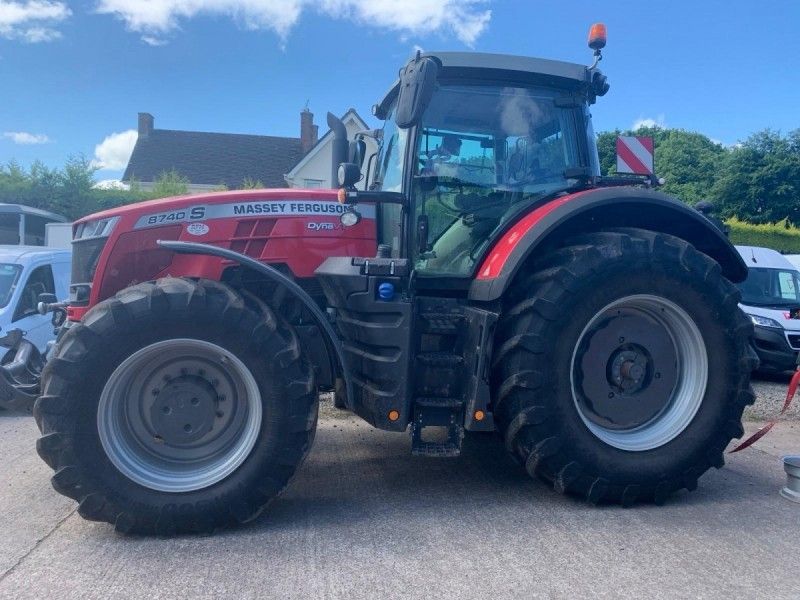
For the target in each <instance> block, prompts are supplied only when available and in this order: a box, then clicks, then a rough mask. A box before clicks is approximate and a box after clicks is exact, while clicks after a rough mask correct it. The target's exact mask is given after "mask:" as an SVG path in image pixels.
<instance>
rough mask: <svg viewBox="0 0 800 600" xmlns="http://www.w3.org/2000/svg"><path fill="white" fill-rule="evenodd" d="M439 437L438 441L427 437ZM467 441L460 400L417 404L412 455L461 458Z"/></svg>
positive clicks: (432, 399) (418, 401)
mask: <svg viewBox="0 0 800 600" xmlns="http://www.w3.org/2000/svg"><path fill="white" fill-rule="evenodd" d="M425 429H429V431H428V432H425V433H428V434H438V435H437V437H435V438H434V439H431V438H429V437H428V436H426V435H425V433H424V430H425ZM463 439H464V403H463V402H462V401H461V400H460V399H457V398H437V397H425V398H417V399H416V401H415V402H414V420H413V422H412V423H411V453H412V454H414V455H417V456H439V457H452V456H458V455H459V454H461V442H462V441H463Z"/></svg>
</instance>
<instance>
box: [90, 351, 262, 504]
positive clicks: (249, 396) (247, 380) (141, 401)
mask: <svg viewBox="0 0 800 600" xmlns="http://www.w3.org/2000/svg"><path fill="white" fill-rule="evenodd" d="M261 421H262V407H261V394H260V391H259V389H258V384H257V383H256V380H255V378H254V377H253V375H252V374H251V373H250V370H249V369H248V368H247V367H246V366H245V364H244V363H243V362H242V361H241V360H239V359H238V358H237V357H236V356H234V355H233V354H232V353H230V352H228V351H227V350H225V349H224V348H222V347H220V346H217V345H216V344H212V343H210V342H206V341H203V340H196V339H188V338H181V339H171V340H164V341H161V342H156V343H154V344H151V345H149V346H145V347H144V348H142V349H141V350H138V351H137V352H136V353H134V354H133V355H131V356H130V357H128V358H127V359H126V360H125V361H124V362H123V363H122V364H120V365H119V367H117V368H116V369H115V370H114V372H113V373H112V374H111V377H110V378H109V379H108V381H107V382H106V385H105V387H104V388H103V391H102V393H101V395H100V402H99V405H98V411H97V430H98V434H99V437H100V442H101V444H102V446H103V449H104V450H105V453H106V455H107V456H108V458H109V460H110V461H111V462H112V463H113V465H114V466H115V467H116V468H117V469H118V470H119V471H120V472H121V473H122V474H123V475H125V476H126V477H127V478H128V479H130V480H132V481H134V482H136V483H138V484H139V485H142V486H144V487H147V488H150V489H153V490H157V491H161V492H173V493H178V492H191V491H194V490H200V489H203V488H206V487H209V486H211V485H214V484H215V483H217V482H219V481H222V480H223V479H225V478H226V477H228V476H229V475H230V474H231V473H233V472H234V471H236V469H238V468H239V467H240V466H241V465H242V463H243V462H244V461H245V460H246V459H247V457H248V456H249V455H250V452H251V451H252V449H253V446H254V445H255V443H256V440H257V439H258V435H259V432H260V429H261Z"/></svg>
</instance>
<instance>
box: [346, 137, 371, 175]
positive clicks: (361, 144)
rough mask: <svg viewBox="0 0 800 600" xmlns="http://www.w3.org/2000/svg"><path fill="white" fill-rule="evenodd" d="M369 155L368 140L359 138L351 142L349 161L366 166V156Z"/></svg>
mask: <svg viewBox="0 0 800 600" xmlns="http://www.w3.org/2000/svg"><path fill="white" fill-rule="evenodd" d="M366 155H367V142H365V141H364V140H363V138H362V139H358V140H356V141H354V142H350V146H349V149H348V152H347V162H351V163H354V164H356V165H358V166H359V168H360V167H363V166H364V157H366Z"/></svg>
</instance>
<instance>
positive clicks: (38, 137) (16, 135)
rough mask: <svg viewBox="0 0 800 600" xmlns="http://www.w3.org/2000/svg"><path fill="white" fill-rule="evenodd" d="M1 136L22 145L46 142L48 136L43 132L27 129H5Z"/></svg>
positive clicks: (48, 139) (48, 141)
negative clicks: (29, 131) (32, 131)
mask: <svg viewBox="0 0 800 600" xmlns="http://www.w3.org/2000/svg"><path fill="white" fill-rule="evenodd" d="M3 137H5V138H8V139H10V140H11V141H12V142H14V143H15V144H21V145H23V146H33V145H36V144H48V143H50V138H49V137H47V136H46V135H45V134H43V133H28V132H27V131H6V132H5V133H3Z"/></svg>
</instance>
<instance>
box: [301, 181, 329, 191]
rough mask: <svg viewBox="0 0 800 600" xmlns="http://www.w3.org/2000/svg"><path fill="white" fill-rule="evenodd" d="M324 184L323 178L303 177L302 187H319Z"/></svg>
mask: <svg viewBox="0 0 800 600" xmlns="http://www.w3.org/2000/svg"><path fill="white" fill-rule="evenodd" d="M324 184H325V181H324V180H323V179H303V187H304V188H314V189H316V188H321V187H322V186H323V185H324Z"/></svg>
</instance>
